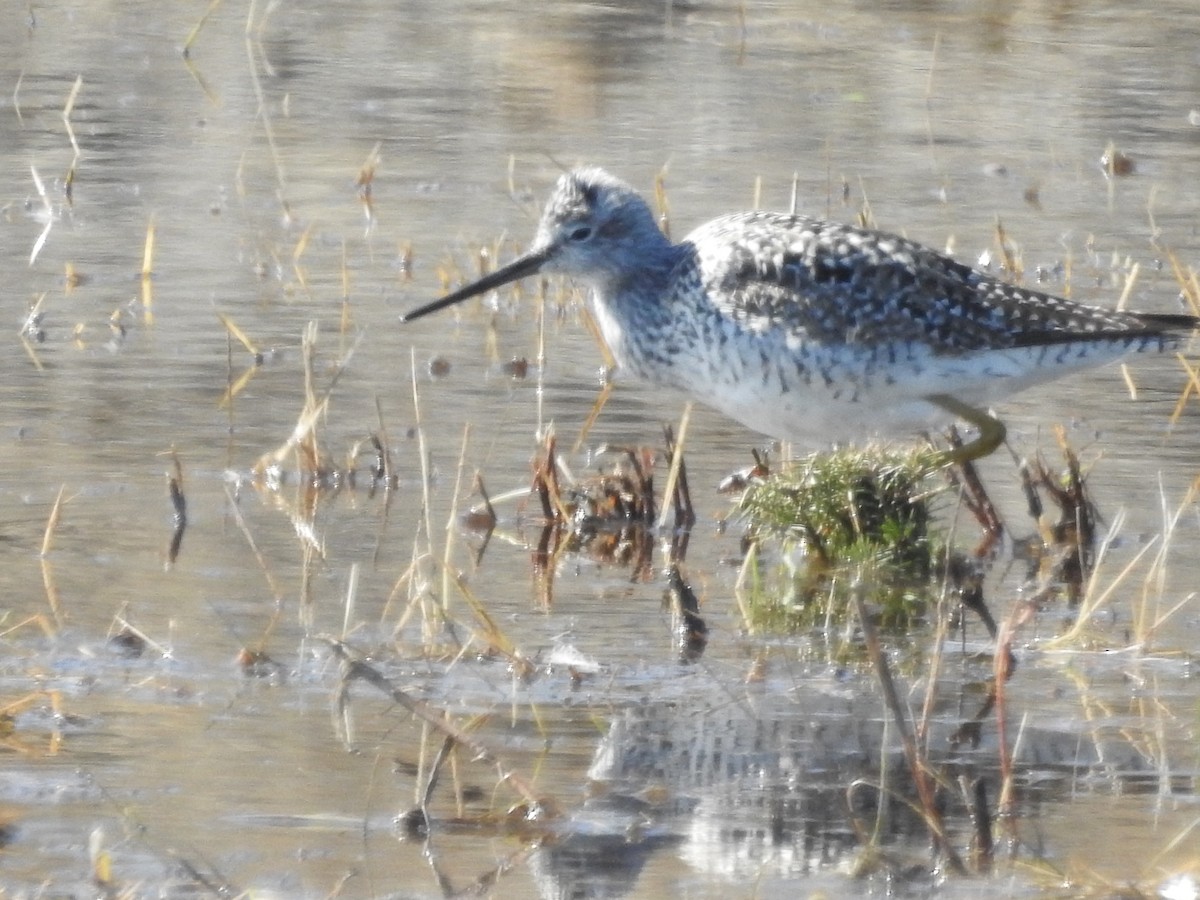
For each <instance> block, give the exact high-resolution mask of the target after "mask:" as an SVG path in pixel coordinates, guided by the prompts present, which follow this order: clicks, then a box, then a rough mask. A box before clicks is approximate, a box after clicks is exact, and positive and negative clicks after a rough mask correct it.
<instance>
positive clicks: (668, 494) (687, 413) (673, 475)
mask: <svg viewBox="0 0 1200 900" xmlns="http://www.w3.org/2000/svg"><path fill="white" fill-rule="evenodd" d="M691 418H692V401H691V400H689V401H688V402H687V403H686V404H685V405H684V407H683V415H682V416H680V417H679V437H678V439H677V440H676V441H675V446H674V448H673V450H672V453H671V468H670V470H669V471H668V472H667V484H666V487H664V488H663V502H662V510H661V511H660V512H659V515H658V522H657V525H656V527H657V528H658V529H659V530H662V528H663V527H664V526H665V525H666V524H667V516H668V515H669V514H670V513H671V511H672V510H674V509H676V506H675V505H674V504H672V503H671V498H672V497H674V496H675V486H676V485H677V484H678V483H679V470H680V468H681V467H682V466H683V444H684V441H686V440H687V429H688V423H689V422H690V421H691Z"/></svg>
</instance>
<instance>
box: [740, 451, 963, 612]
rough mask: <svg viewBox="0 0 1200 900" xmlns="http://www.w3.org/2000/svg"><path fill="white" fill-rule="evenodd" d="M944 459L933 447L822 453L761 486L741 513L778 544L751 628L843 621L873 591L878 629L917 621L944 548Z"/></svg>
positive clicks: (763, 541)
mask: <svg viewBox="0 0 1200 900" xmlns="http://www.w3.org/2000/svg"><path fill="white" fill-rule="evenodd" d="M939 459H940V457H939V454H936V453H935V452H934V451H931V450H928V449H919V450H912V449H910V450H892V449H887V448H880V447H874V448H866V449H845V450H838V451H835V452H833V453H821V454H814V455H813V456H810V457H808V458H807V459H804V460H801V461H800V462H799V463H798V464H796V465H795V466H793V468H792V469H791V470H789V471H787V472H783V473H777V474H773V475H771V476H769V477H768V478H766V479H765V480H763V481H761V482H759V483H756V484H753V485H751V486H750V488H748V489H747V491H746V493H745V494H744V495H743V497H742V500H741V502H740V504H739V508H738V514H739V516H740V517H741V518H742V519H743V520H744V521H745V522H746V524H747V526H748V531H749V536H750V538H751V539H752V540H753V541H754V542H755V544H756V545H757V547H758V549H759V550H760V551H762V550H768V549H770V548H771V546H772V545H774V546H777V548H778V551H779V552H778V554H769V553H768V554H762V553H760V559H761V558H767V557H773V556H777V557H778V559H779V560H780V562H779V564H778V566H777V567H776V569H775V571H773V572H772V571H765V572H764V571H761V570H760V571H759V572H758V573H757V577H755V578H754V579H752V581H751V588H750V591H749V602H748V604H747V605H746V606H747V609H748V611H749V615H750V616H751V618H752V621H751V623H750V624H751V625H752V626H754V627H757V628H769V629H770V630H781V629H782V630H796V629H800V628H807V627H811V626H813V625H817V624H821V623H826V624H830V623H838V622H840V621H842V620H844V618H845V614H846V609H847V606H848V603H847V600H848V597H849V595H848V593H847V592H848V590H849V588H850V587H851V586H852V585H859V586H860V587H861V586H863V585H866V586H867V587H868V597H869V599H870V601H871V602H872V603H873V604H874V605H875V606H876V607H877V608H878V609H879V611H880V624H882V625H884V626H885V627H895V628H904V627H907V626H908V625H910V624H912V622H913V621H914V620H915V619H916V618H919V617H920V616H921V615H922V614H923V612H924V610H925V607H926V605H927V597H928V595H929V594H930V593H931V591H932V590H934V589H936V587H937V585H935V584H931V582H933V581H936V580H937V579H935V578H934V575H935V573H936V571H937V570H938V566H937V565H936V563H937V560H938V559H939V558H940V557H939V554H940V553H941V551H942V550H943V548H944V546H945V542H944V540H943V539H942V538H941V537H940V536H939V535H938V534H937V530H936V528H935V527H933V526H934V511H933V508H932V504H933V500H934V498H935V496H936V495H937V494H939V493H940V492H941V491H942V490H943V487H942V486H940V485H938V484H937V483H936V482H931V480H930V479H929V478H928V476H929V475H930V474H932V473H933V472H935V471H936V469H937V468H938V463H939Z"/></svg>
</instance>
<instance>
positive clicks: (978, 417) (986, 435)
mask: <svg viewBox="0 0 1200 900" xmlns="http://www.w3.org/2000/svg"><path fill="white" fill-rule="evenodd" d="M926 399H928V400H929V402H930V403H934V404H936V405H937V406H940V407H941V408H942V409H944V410H946V412H948V413H950V414H952V415H953V416H954V417H955V418H958V419H962V420H963V421H964V422H966V423H967V424H968V425H974V426H975V427H976V428H978V429H979V435H978V437H976V438H975V440H973V441H971V442H969V443H966V444H963V445H962V446H961V447H957V448H955V449H953V450H947V451H946V452H945V453H944V454H943V455H942V456H943V458H942V465H944V466H952V465H957V464H960V463H965V462H974V461H975V460H977V459H983V458H984V457H985V456H987V455H989V454H990V453H992V451H994V450H995V449H996V448H997V447H999V446H1000V445H1001V444H1002V443H1004V436H1005V434H1006V433H1007V432H1006V429H1005V427H1004V423H1003V422H1001V421H1000V420H999V419H997V418H996V417H995V416H994V415H992V414H991V413H990V412H988V411H987V410H983V409H979V408H978V407H974V406H971V405H970V404H967V403H963V402H962V401H961V400H959V399H958V398H956V397H952V396H950V395H949V394H931V395H930V396H929V397H927V398H926Z"/></svg>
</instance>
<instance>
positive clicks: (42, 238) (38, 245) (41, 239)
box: [29, 165, 54, 266]
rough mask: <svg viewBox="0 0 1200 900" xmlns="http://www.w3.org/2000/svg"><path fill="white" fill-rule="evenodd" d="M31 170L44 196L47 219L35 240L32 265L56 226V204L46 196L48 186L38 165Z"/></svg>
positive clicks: (43, 204) (35, 185)
mask: <svg viewBox="0 0 1200 900" xmlns="http://www.w3.org/2000/svg"><path fill="white" fill-rule="evenodd" d="M29 171H30V173H31V174H32V175H33V186H34V187H35V188H36V189H37V192H38V196H39V197H41V198H42V217H43V218H45V220H46V224H45V227H43V228H42V232H41V234H39V235H38V236H37V240H35V241H34V242H33V250H31V251H30V253H29V264H30V265H31V266H32V265H33V264H34V262H35V261H36V260H37V258H38V254H39V253H41V252H42V247H44V246H45V245H46V239H47V238H49V237H50V230H51V229H52V228H53V227H54V206H53V205H52V204H51V203H50V198H49V197H48V196H46V186H45V185H44V184H42V176H41V175H39V174H38V170H37V166H34V165H30V167H29Z"/></svg>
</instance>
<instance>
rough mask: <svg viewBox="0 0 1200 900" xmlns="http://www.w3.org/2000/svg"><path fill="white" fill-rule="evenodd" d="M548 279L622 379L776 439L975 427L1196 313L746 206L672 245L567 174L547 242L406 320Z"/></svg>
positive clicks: (628, 192) (1159, 337) (625, 190)
mask: <svg viewBox="0 0 1200 900" xmlns="http://www.w3.org/2000/svg"><path fill="white" fill-rule="evenodd" d="M538 272H557V273H561V274H564V275H568V276H570V277H572V278H574V279H575V280H576V281H578V282H579V283H581V284H583V285H586V286H587V287H590V288H591V301H592V310H593V312H594V314H595V318H596V321H597V323H598V324H599V327H600V331H601V333H602V334H603V336H604V340H605V342H606V343H607V344H608V347H609V349H610V350H611V352H612V355H613V357H614V358H615V359H616V361H617V363H618V365H619V367H620V368H621V369H624V370H627V371H629V372H630V373H632V374H633V375H635V376H638V377H641V378H643V379H646V380H648V381H650V382H653V383H655V384H661V385H668V386H670V387H674V388H678V389H681V390H683V391H684V392H687V393H689V394H691V395H693V396H695V397H696V398H697V399H699V400H700V401H701V402H703V403H706V404H708V405H709V406H712V407H715V408H716V409H718V410H720V411H722V412H724V413H725V414H727V415H729V416H731V417H733V418H734V419H737V420H738V421H740V422H742V423H743V424H745V425H748V426H750V427H751V428H753V429H755V430H757V431H760V432H762V433H764V434H767V435H770V436H772V437H777V438H784V439H793V440H804V441H805V442H806V443H809V444H812V443H813V442H814V441H817V442H829V443H832V442H835V441H840V440H852V439H855V438H862V437H864V436H868V435H871V434H874V433H880V432H883V433H887V432H895V431H896V430H897V429H902V430H904V431H907V432H910V433H911V432H916V431H918V430H920V429H923V428H927V427H930V426H933V425H937V424H944V423H946V422H948V421H952V420H954V419H956V418H961V419H963V420H965V421H967V422H970V423H971V424H973V425H975V426H977V427H978V428H979V429H980V436H979V438H978V439H977V440H976V441H975V442H974V443H973V444H971V445H968V448H969V449H968V452H967V454H965V455H966V456H968V457H978V456H983V455H986V454H987V453H990V452H991V451H992V450H994V449H995V448H996V446H998V445H999V443H1000V442H1001V441H1002V440H1003V438H1004V427H1003V425H1002V424H1001V423H1000V421H999V420H998V419H996V418H995V416H993V415H992V414H991V413H989V412H986V411H985V410H986V408H987V407H988V405H989V404H991V403H993V402H995V401H997V400H1000V399H1001V398H1004V397H1006V396H1008V395H1009V394H1013V393H1015V392H1017V391H1019V390H1022V389H1024V388H1027V387H1030V386H1031V385H1035V384H1040V383H1042V382H1045V381H1051V380H1053V379H1055V378H1059V377H1061V376H1063V375H1067V374H1069V373H1071V372H1076V371H1079V370H1081V369H1086V368H1089V367H1091V366H1096V365H1100V364H1102V363H1105V362H1109V361H1112V360H1115V359H1118V358H1120V357H1122V356H1124V355H1126V354H1128V353H1135V352H1139V351H1145V350H1162V349H1164V348H1167V347H1170V346H1174V345H1175V344H1176V343H1178V342H1179V341H1180V339H1181V338H1183V337H1185V336H1186V335H1187V334H1188V333H1189V332H1190V331H1191V330H1193V329H1194V328H1196V327H1197V324H1198V320H1197V319H1196V318H1195V317H1193V316H1188V315H1159V314H1151V313H1135V312H1118V311H1115V310H1109V309H1102V308H1100V307H1095V306H1088V305H1085V304H1083V303H1076V302H1074V301H1071V300H1065V299H1063V298H1061V297H1055V296H1052V295H1050V294H1044V293H1041V292H1038V291H1033V290H1029V289H1027V288H1023V287H1017V286H1015V285H1012V284H1008V283H1006V282H1004V281H1001V280H999V279H997V278H996V277H995V276H992V275H989V274H987V273H984V272H980V271H977V270H975V269H972V268H970V267H969V266H965V265H963V264H961V263H958V262H955V261H954V260H953V259H951V258H949V257H948V256H945V255H943V254H941V253H938V252H936V251H934V250H931V249H929V248H928V247H923V246H921V245H920V244H917V243H914V242H913V241H910V240H907V239H905V238H902V237H899V236H897V235H893V234H887V233H884V232H880V231H872V230H868V229H864V228H856V227H854V226H852V225H843V224H839V223H836V222H823V221H820V220H818V219H812V218H808V217H806V216H799V215H789V214H785V213H772V212H757V211H756V212H743V213H734V214H732V215H727V216H722V217H721V218H718V219H713V220H712V221H711V222H708V223H707V224H705V225H701V226H700V227H699V228H697V229H696V230H695V231H693V232H692V233H691V234H690V235H688V236H687V237H686V238H684V240H683V241H682V242H681V243H678V244H673V243H671V241H670V239H668V238H667V237H666V235H664V234H663V232H662V231H661V230H660V229H659V228H658V225H657V224H656V222H655V219H654V215H653V213H652V212H651V211H650V208H649V207H648V206H647V205H646V202H645V201H644V200H643V199H642V198H641V197H640V196H639V195H638V194H637V193H636V192H635V191H634V190H633V189H632V188H631V187H630V186H629V185H627V184H625V183H624V182H622V181H620V180H618V179H616V178H614V177H613V176H611V175H609V174H608V173H606V172H604V171H602V170H600V169H596V168H585V169H579V170H576V171H573V172H569V173H567V174H565V175H563V176H562V177H560V178H559V180H558V183H557V185H556V186H555V188H554V192H553V194H551V196H550V199H549V201H548V202H547V203H546V208H545V210H544V212H543V213H542V218H541V222H540V224H539V225H538V230H537V236H536V237H535V238H534V241H533V245H532V247H530V249H529V250H528V251H527V252H526V253H525V254H524V255H522V256H520V257H518V258H517V259H515V260H513V261H512V262H510V263H509V264H508V265H506V266H504V267H502V268H500V269H497V270H496V271H494V272H492V273H491V274H488V275H485V276H484V277H482V278H480V279H479V280H478V281H475V282H473V283H471V284H468V285H466V286H465V287H463V288H460V289H459V290H457V291H454V292H453V293H450V294H447V295H446V296H445V297H442V298H441V299H440V300H435V301H434V302H432V303H429V304H427V305H425V306H421V307H418V308H417V309H414V310H411V311H410V312H408V313H406V314H405V315H403V316H402V317H401V320H402V321H406V322H411V321H412V320H413V319H416V318H418V317H420V316H424V315H426V314H428V313H431V312H434V311H436V310H439V309H442V308H444V307H446V306H449V305H451V304H453V303H458V302H459V301H461V300H466V299H467V298H468V297H473V296H476V295H478V294H482V293H484V292H486V291H490V290H492V289H494V288H498V287H500V286H501V285H504V284H507V283H508V282H511V281H516V280H517V279H520V278H524V277H526V276H529V275H534V274H536V273H538Z"/></svg>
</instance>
